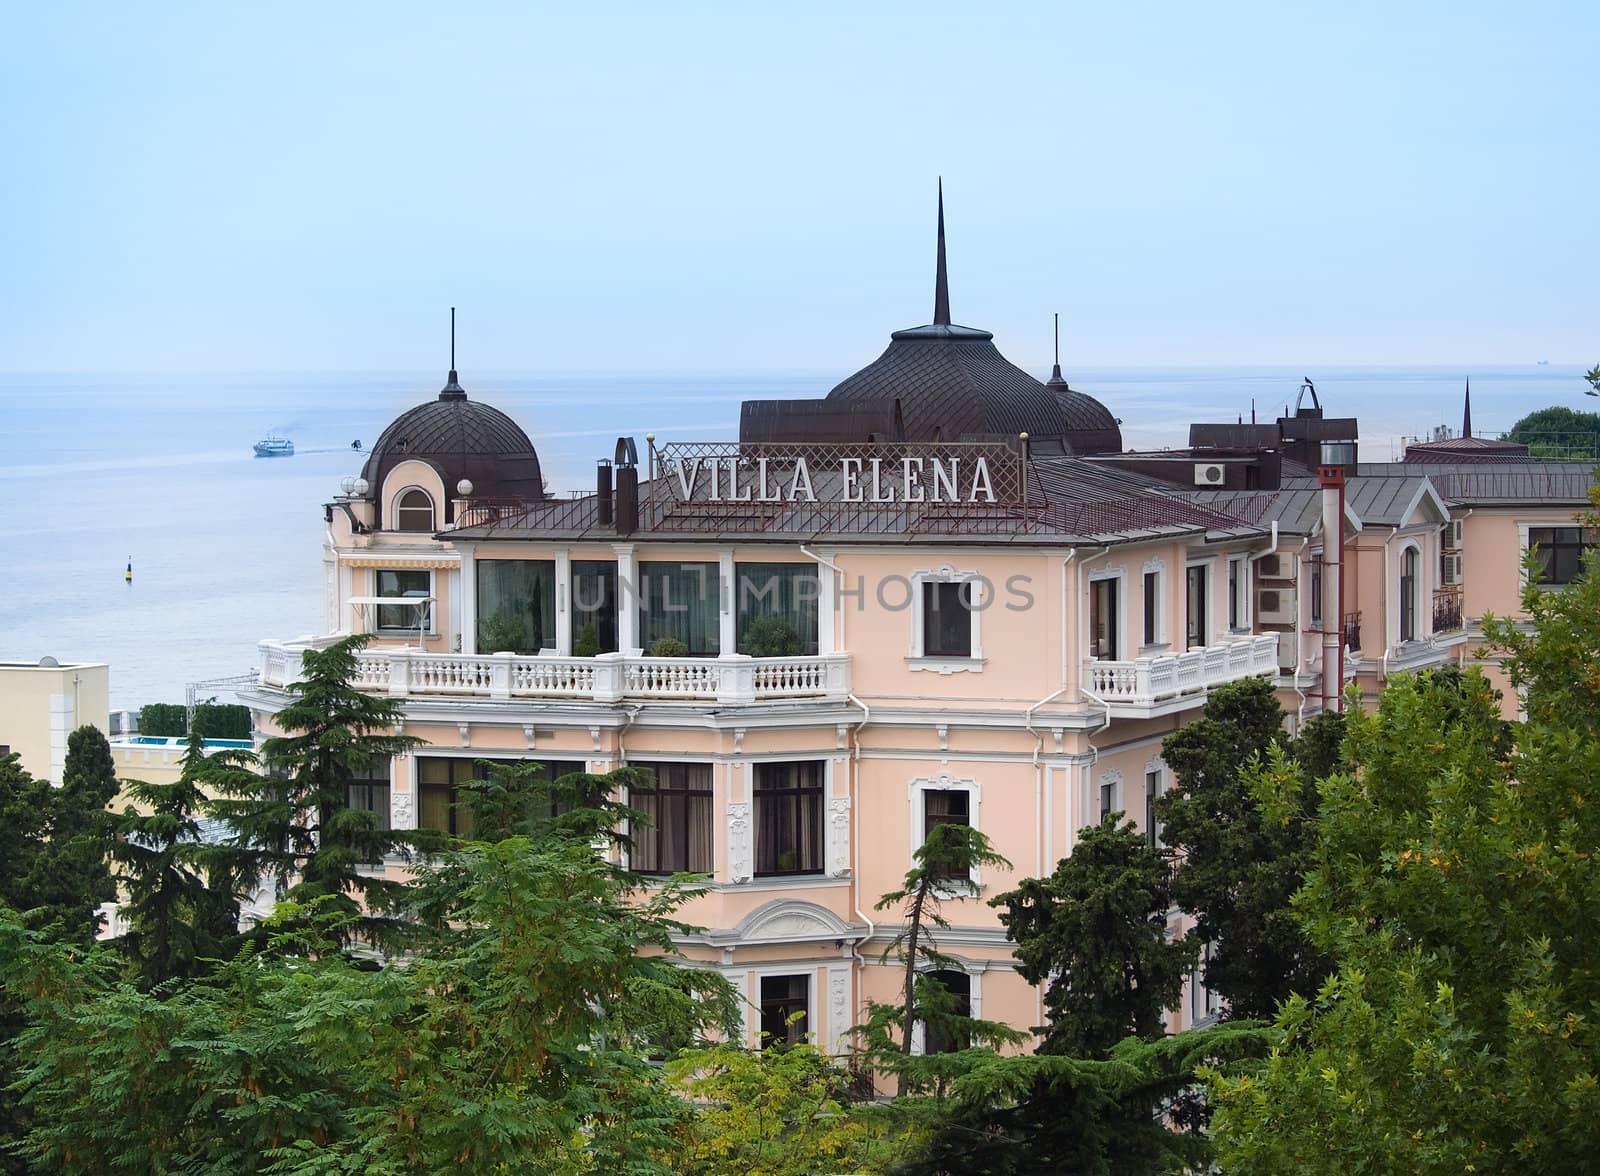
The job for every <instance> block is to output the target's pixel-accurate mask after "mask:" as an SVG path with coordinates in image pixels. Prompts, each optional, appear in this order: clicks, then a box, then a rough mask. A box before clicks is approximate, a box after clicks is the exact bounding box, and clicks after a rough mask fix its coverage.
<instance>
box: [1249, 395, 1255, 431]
mask: <svg viewBox="0 0 1600 1176" xmlns="http://www.w3.org/2000/svg"><path fill="white" fill-rule="evenodd" d="M1250 423H1251V424H1252V425H1253V424H1255V423H1256V398H1255V397H1254V396H1252V397H1251V398H1250Z"/></svg>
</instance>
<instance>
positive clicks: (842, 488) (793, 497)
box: [665, 456, 999, 505]
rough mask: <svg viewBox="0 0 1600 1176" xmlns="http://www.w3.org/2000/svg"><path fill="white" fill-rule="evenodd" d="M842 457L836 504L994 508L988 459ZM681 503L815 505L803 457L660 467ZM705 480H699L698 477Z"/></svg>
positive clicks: (677, 463)
mask: <svg viewBox="0 0 1600 1176" xmlns="http://www.w3.org/2000/svg"><path fill="white" fill-rule="evenodd" d="M886 460H887V461H888V462H894V461H895V460H896V459H894V458H888V459H885V458H881V457H870V458H862V457H842V458H839V459H838V470H839V477H838V480H837V481H836V482H834V483H832V493H833V494H834V496H835V500H836V501H838V502H859V503H862V504H863V505H866V504H873V505H883V504H889V503H917V502H930V503H946V504H950V505H972V504H976V503H997V502H999V497H998V496H997V495H996V494H995V489H994V474H993V471H992V470H991V469H990V468H989V459H988V458H987V457H975V458H965V459H964V458H960V457H902V458H899V459H898V464H899V467H900V468H899V469H895V468H894V465H892V464H891V465H890V466H889V468H887V469H885V468H884V465H885V461H886ZM665 464H666V465H667V466H670V467H671V472H670V477H671V479H673V480H674V481H675V483H676V486H675V489H676V490H677V491H678V495H679V497H680V498H681V499H683V500H685V501H688V500H692V499H694V498H696V497H697V496H701V495H703V501H707V502H816V501H817V491H816V484H815V482H814V481H813V478H812V473H811V466H810V464H809V462H808V460H807V459H806V458H805V457H800V456H796V457H792V458H790V457H776V458H775V457H759V458H751V459H745V458H739V457H712V458H699V457H693V458H679V459H675V460H670V461H667V462H666V463H665ZM702 475H704V476H702Z"/></svg>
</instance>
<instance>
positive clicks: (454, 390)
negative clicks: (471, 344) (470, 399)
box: [439, 306, 467, 400]
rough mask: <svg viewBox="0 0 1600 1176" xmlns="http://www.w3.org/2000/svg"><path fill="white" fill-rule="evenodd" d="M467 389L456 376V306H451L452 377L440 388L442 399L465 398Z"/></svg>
mask: <svg viewBox="0 0 1600 1176" xmlns="http://www.w3.org/2000/svg"><path fill="white" fill-rule="evenodd" d="M466 398H467V393H466V389H464V388H462V386H461V384H460V382H459V381H458V380H457V377H456V308H455V307H453V306H452V307H451V308H450V379H449V381H448V382H446V384H445V386H444V387H443V388H441V389H440V390H439V399H440V400H465V399H466Z"/></svg>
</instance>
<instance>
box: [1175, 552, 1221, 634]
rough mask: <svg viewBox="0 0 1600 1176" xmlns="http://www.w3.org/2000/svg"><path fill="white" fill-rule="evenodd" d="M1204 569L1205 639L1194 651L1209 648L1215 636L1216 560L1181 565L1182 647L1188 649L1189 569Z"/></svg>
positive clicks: (1185, 562) (1201, 560)
mask: <svg viewBox="0 0 1600 1176" xmlns="http://www.w3.org/2000/svg"><path fill="white" fill-rule="evenodd" d="M1190 568H1205V570H1206V593H1205V602H1206V625H1205V630H1206V634H1205V636H1206V639H1205V640H1204V641H1202V642H1201V643H1200V644H1199V645H1197V646H1195V648H1196V649H1205V648H1207V647H1208V646H1210V645H1211V644H1212V642H1213V640H1214V639H1215V638H1216V636H1217V560H1216V557H1215V556H1211V557H1208V558H1206V559H1190V560H1185V561H1184V564H1183V647H1184V649H1188V648H1189V569H1190Z"/></svg>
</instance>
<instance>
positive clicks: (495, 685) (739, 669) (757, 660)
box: [260, 640, 850, 703]
mask: <svg viewBox="0 0 1600 1176" xmlns="http://www.w3.org/2000/svg"><path fill="white" fill-rule="evenodd" d="M326 644H327V642H326V641H320V640H319V641H316V642H282V641H263V642H262V643H261V647H260V648H261V679H260V680H261V684H262V685H263V686H276V687H280V688H281V687H284V686H288V685H290V684H292V683H293V682H295V681H297V680H298V678H299V675H300V655H301V654H302V653H303V652H304V651H305V650H306V649H309V648H319V647H321V646H324V645H326ZM355 685H356V688H357V689H359V690H366V691H370V692H372V693H374V694H387V695H388V696H389V697H391V698H437V699H447V698H458V699H486V700H490V701H510V700H513V699H522V698H538V699H570V700H575V701H579V702H621V701H623V700H624V699H629V700H634V699H637V700H641V701H645V700H648V701H663V702H716V703H753V702H780V701H785V700H795V699H798V700H810V701H819V700H820V701H833V700H840V699H843V698H845V697H846V696H847V695H848V694H849V693H850V659H849V656H848V655H846V654H843V653H827V654H821V655H817V656H812V657H745V656H743V655H742V654H734V655H730V656H726V657H632V656H627V655H624V654H620V653H602V654H600V655H598V656H596V657H522V656H519V655H517V654H511V653H490V654H462V653H427V652H424V651H422V650H417V649H393V650H390V649H364V650H362V651H361V652H360V653H358V654H357V655H356V678H355Z"/></svg>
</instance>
